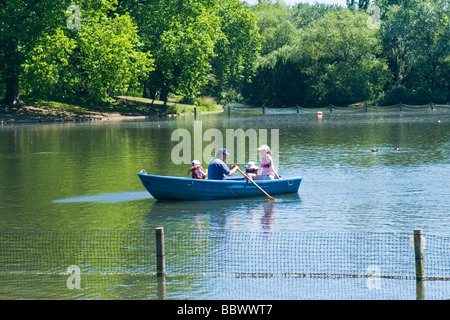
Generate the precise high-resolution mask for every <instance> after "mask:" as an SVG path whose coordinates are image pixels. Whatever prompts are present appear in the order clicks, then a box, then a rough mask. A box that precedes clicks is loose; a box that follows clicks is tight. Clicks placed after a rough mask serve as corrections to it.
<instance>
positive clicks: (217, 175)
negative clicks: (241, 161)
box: [208, 148, 238, 180]
mask: <svg viewBox="0 0 450 320" xmlns="http://www.w3.org/2000/svg"><path fill="white" fill-rule="evenodd" d="M227 155H229V153H228V152H227V149H225V148H220V149H219V151H217V153H216V156H215V158H213V159H212V160H211V162H210V163H209V166H208V179H209V180H223V179H225V176H231V175H233V174H234V173H235V172H236V170H237V169H238V166H237V165H235V164H234V165H232V166H230V167H229V168H228V166H227V165H226V164H225V161H226V159H227Z"/></svg>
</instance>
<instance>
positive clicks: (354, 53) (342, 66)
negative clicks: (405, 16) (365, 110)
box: [296, 10, 390, 106]
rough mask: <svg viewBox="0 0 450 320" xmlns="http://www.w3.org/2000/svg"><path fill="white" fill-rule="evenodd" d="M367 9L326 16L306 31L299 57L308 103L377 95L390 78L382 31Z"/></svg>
mask: <svg viewBox="0 0 450 320" xmlns="http://www.w3.org/2000/svg"><path fill="white" fill-rule="evenodd" d="M368 17H369V16H368V15H367V14H366V13H364V12H352V11H350V10H345V11H342V12H334V13H329V14H327V15H325V16H324V17H323V18H322V19H320V20H317V21H315V22H314V23H313V24H312V25H311V26H310V28H308V29H306V30H305V31H304V33H303V34H302V36H301V38H300V41H299V44H298V48H297V53H296V56H297V57H298V61H299V63H300V64H301V65H302V66H303V68H302V69H303V72H305V74H306V76H307V78H308V80H307V84H308V88H309V90H308V92H307V95H306V96H305V103H306V104H307V105H322V106H323V105H327V104H330V103H334V104H347V103H354V102H359V101H364V100H371V99H375V98H377V96H378V95H379V94H380V93H381V92H382V90H383V88H384V85H385V84H386V82H387V80H388V79H389V77H390V73H389V70H388V67H387V63H386V62H385V61H384V60H383V59H381V58H380V55H381V52H382V46H381V37H380V32H379V30H378V29H376V28H369V27H368V26H367V19H368Z"/></svg>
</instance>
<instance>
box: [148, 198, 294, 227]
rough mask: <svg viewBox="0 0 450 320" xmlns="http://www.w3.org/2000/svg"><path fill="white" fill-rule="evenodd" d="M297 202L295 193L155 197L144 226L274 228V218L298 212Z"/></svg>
mask: <svg viewBox="0 0 450 320" xmlns="http://www.w3.org/2000/svg"><path fill="white" fill-rule="evenodd" d="M299 202H301V199H300V195H299V194H298V193H292V194H283V195H278V196H277V201H271V200H269V199H268V198H267V197H264V196H263V197H252V198H236V199H233V198H230V199H221V200H215V201H154V202H153V203H152V206H151V209H150V212H149V213H148V215H147V217H146V219H145V221H144V227H152V228H153V227H159V226H163V227H164V226H170V229H169V230H168V228H166V230H167V232H169V233H170V230H190V231H195V232H202V231H209V230H216V231H233V230H245V231H250V232H252V231H263V232H265V231H274V230H273V227H274V226H275V225H276V221H277V219H287V218H288V217H289V216H292V214H299V213H298V203H299ZM293 203H295V205H293ZM293 208H297V209H295V210H294V209H293ZM293 210H294V211H296V212H293Z"/></svg>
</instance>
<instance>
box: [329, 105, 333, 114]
mask: <svg viewBox="0 0 450 320" xmlns="http://www.w3.org/2000/svg"><path fill="white" fill-rule="evenodd" d="M332 112H333V105H332V104H330V113H332Z"/></svg>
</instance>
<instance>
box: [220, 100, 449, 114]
mask: <svg viewBox="0 0 450 320" xmlns="http://www.w3.org/2000/svg"><path fill="white" fill-rule="evenodd" d="M224 110H225V108H224ZM249 111H252V112H253V113H255V114H257V113H262V114H292V113H298V114H310V113H316V112H318V111H319V112H322V113H323V114H325V113H360V112H366V113H367V112H368V113H381V112H398V111H400V112H402V111H408V112H423V111H439V112H448V111H450V103H447V104H437V103H433V102H430V103H426V104H421V105H412V104H405V103H402V102H399V103H397V104H394V105H389V106H379V105H370V104H367V103H366V104H358V105H353V106H344V107H342V106H335V105H333V104H330V105H328V106H326V107H316V108H315V107H302V106H299V105H296V106H288V107H286V106H284V107H279V108H277V107H264V106H263V107H248V106H234V107H233V108H231V107H228V109H227V112H228V114H234V113H238V114H239V113H240V112H246V113H248V112H249Z"/></svg>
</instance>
